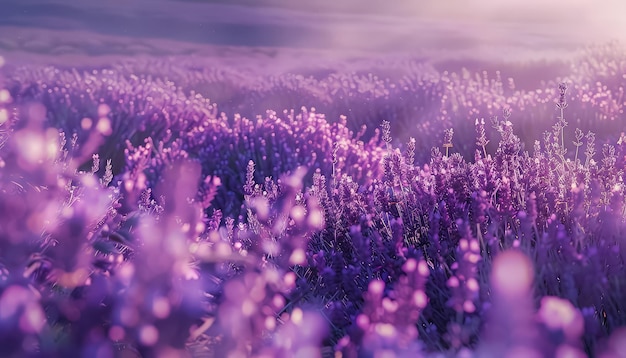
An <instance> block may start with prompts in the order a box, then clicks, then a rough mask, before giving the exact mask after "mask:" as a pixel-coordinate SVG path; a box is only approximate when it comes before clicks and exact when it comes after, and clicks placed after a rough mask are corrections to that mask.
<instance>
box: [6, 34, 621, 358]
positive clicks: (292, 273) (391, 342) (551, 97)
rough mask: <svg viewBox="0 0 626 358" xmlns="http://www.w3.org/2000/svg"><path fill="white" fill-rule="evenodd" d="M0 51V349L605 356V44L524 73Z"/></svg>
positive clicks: (612, 169) (616, 190) (103, 353)
mask: <svg viewBox="0 0 626 358" xmlns="http://www.w3.org/2000/svg"><path fill="white" fill-rule="evenodd" d="M2 65H5V67H4V70H2V69H0V70H2V72H0V76H2V77H0V356H2V357H5V356H6V357H40V356H44V357H75V356H76V357H103V358H104V357H135V356H142V357H231V358H235V357H248V356H252V357H349V358H351V357H436V356H442V357H445V356H459V357H474V356H476V357H562V358H565V357H585V356H597V357H606V358H608V357H622V356H623V354H624V351H626V346H625V345H624V342H626V268H625V266H624V259H625V258H626V243H625V242H624V239H625V237H626V184H625V183H624V178H623V177H624V170H625V168H624V166H625V163H626V136H625V135H624V134H623V133H622V131H624V130H626V128H625V127H626V125H625V123H626V115H625V114H624V107H625V106H626V97H625V95H624V88H625V87H626V51H625V50H624V48H623V47H621V46H620V45H619V44H615V43H613V44H608V45H603V46H596V47H593V48H590V49H589V50H588V51H587V52H586V53H584V54H583V55H581V56H580V57H579V58H578V59H576V60H573V61H571V62H565V61H564V62H563V69H564V70H563V71H564V73H565V75H564V76H562V77H559V78H548V79H546V80H545V82H542V83H541V84H540V87H537V88H527V87H528V86H524V87H523V88H522V87H518V86H517V85H516V82H515V80H516V79H515V78H514V77H512V78H502V75H501V73H500V72H494V73H490V72H487V71H485V72H473V71H471V70H460V71H453V70H450V71H445V70H440V69H437V68H435V66H433V65H431V64H429V63H426V62H420V61H417V60H415V61H413V60H392V59H390V60H388V62H384V61H383V62H380V61H378V62H372V63H369V64H367V63H365V64H364V63H361V64H360V65H359V67H358V70H354V69H350V66H340V65H339V64H338V65H337V67H336V68H325V69H316V70H315V71H308V72H307V71H304V70H302V71H301V73H284V74H279V75H259V76H252V75H250V74H249V73H244V72H241V71H237V69H236V65H230V66H224V67H201V66H198V65H197V64H194V63H192V62H191V61H190V62H188V63H186V62H180V63H175V64H174V63H170V62H167V61H164V60H149V61H148V60H144V61H126V62H119V63H117V64H113V65H111V66H108V67H106V68H89V67H88V66H86V67H84V68H63V67H39V66H32V65H31V66H24V67H20V66H16V65H15V64H4V63H3V61H2V58H1V57H0V67H1V66H2ZM513 72H514V71H513Z"/></svg>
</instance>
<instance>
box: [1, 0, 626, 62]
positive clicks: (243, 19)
mask: <svg viewBox="0 0 626 358" xmlns="http://www.w3.org/2000/svg"><path fill="white" fill-rule="evenodd" d="M624 13H626V2H624V1H619V0H601V1H595V2H591V1H584V0H569V1H567V0H552V1H541V0H507V1H496V0H473V1H472V0H470V1H457V0H446V1H434V0H432V1H431V0H422V1H417V0H394V1H389V0H316V1H297V0H132V1H128V0H107V1H95V0H20V1H14V0H1V1H0V52H2V53H3V54H4V56H5V57H7V58H8V59H9V61H10V62H11V59H14V60H15V61H22V62H25V61H29V62H30V61H46V62H51V61H52V62H63V63H67V61H72V60H74V59H75V60H77V61H82V56H90V57H94V58H95V59H100V60H105V61H107V60H108V57H110V56H139V55H151V56H155V55H156V56H160V55H170V56H172V55H173V56H176V55H198V56H207V55H214V54H222V55H223V54H225V53H226V52H227V51H224V47H228V48H230V50H231V51H242V50H245V49H251V48H254V49H256V50H259V49H265V50H273V51H275V52H274V53H273V54H274V55H276V51H277V52H280V53H281V54H285V53H291V54H292V55H293V54H294V53H302V51H308V52H307V53H315V54H317V55H318V56H322V55H323V56H325V57H328V58H332V57H337V56H341V57H344V56H361V55H367V56H371V55H384V54H390V53H408V54H411V55H412V56H421V57H424V58H436V59H474V60H480V61H526V60H537V59H546V60H551V59H556V58H560V57H566V56H569V55H571V53H572V52H574V51H576V50H577V49H578V48H580V47H581V46H583V45H586V44H589V43H593V42H604V41H607V40H611V39H617V40H621V39H623V38H624V37H625V36H626V22H624V21H623V20H622V18H621V14H624ZM294 51H295V52H294ZM311 51H313V52H311Z"/></svg>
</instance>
